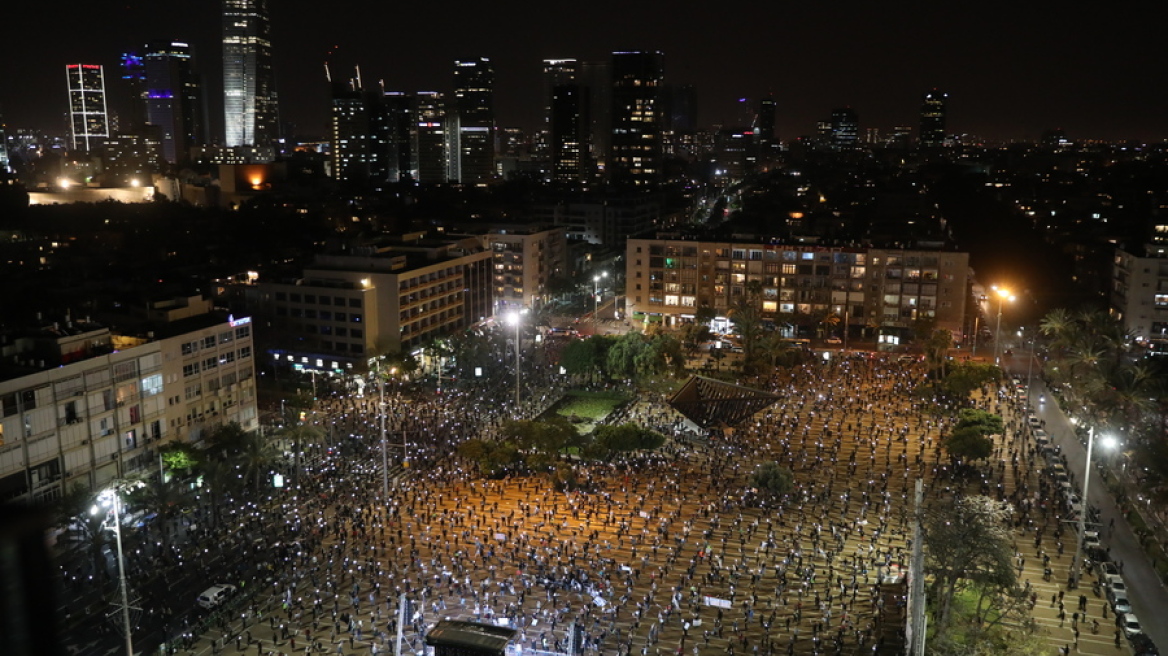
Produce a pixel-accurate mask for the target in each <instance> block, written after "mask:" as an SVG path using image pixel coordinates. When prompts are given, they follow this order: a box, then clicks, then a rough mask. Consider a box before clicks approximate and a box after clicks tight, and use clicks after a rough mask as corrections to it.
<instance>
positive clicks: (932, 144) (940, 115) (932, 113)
mask: <svg viewBox="0 0 1168 656" xmlns="http://www.w3.org/2000/svg"><path fill="white" fill-rule="evenodd" d="M948 98H949V94H947V93H945V92H944V91H938V90H937V89H933V90H931V91H926V92H925V95H924V98H923V99H922V101H921V147H922V148H936V147H938V146H943V145H945V102H946V101H947V100H948Z"/></svg>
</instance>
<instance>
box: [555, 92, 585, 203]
mask: <svg viewBox="0 0 1168 656" xmlns="http://www.w3.org/2000/svg"><path fill="white" fill-rule="evenodd" d="M588 111H589V93H588V88H587V87H583V86H581V85H579V84H561V85H559V86H557V87H555V89H554V90H553V92H552V112H551V124H550V128H549V139H548V141H549V145H550V150H551V162H552V178H553V179H554V180H556V181H557V182H578V181H581V180H584V179H585V178H587V177H588V176H589V175H590V173H591V165H590V161H591V156H590V155H591V153H590V147H589V139H588V136H589V129H590V127H591V122H590V121H589V117H588Z"/></svg>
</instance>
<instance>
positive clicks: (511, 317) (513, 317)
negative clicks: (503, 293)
mask: <svg viewBox="0 0 1168 656" xmlns="http://www.w3.org/2000/svg"><path fill="white" fill-rule="evenodd" d="M507 321H508V322H509V323H512V324H514V325H515V416H517V417H518V416H519V325H520V323H522V322H521V315H520V314H519V313H518V312H512V313H510V314H508V315H507Z"/></svg>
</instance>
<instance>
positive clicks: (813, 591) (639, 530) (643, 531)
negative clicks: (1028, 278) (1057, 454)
mask: <svg viewBox="0 0 1168 656" xmlns="http://www.w3.org/2000/svg"><path fill="white" fill-rule="evenodd" d="M923 375H924V371H923V369H922V368H921V365H915V364H900V363H898V362H896V361H895V360H894V359H889V358H883V357H881V358H872V357H856V358H837V359H836V360H834V361H833V362H832V363H829V364H823V363H818V362H817V363H813V364H808V365H805V366H804V367H801V368H797V369H794V370H789V371H787V370H784V371H782V372H780V373H778V374H776V375H775V377H774V378H772V379H771V380H770V381H766V382H765V383H764V385H763V386H765V387H767V388H768V389H771V390H772V391H774V392H776V393H777V394H779V396H780V397H781V400H780V401H779V402H778V403H777V404H776V405H774V406H772V407H771V408H770V409H769V410H767V411H765V412H763V413H761V414H760V415H758V416H756V418H755V419H752V420H750V421H748V422H746V423H744V424H743V425H741V426H740V427H738V428H737V429H736V430H734V431H732V432H729V433H726V434H723V433H721V432H718V433H717V434H715V435H713V436H711V437H710V439H708V440H703V441H697V442H693V441H686V440H676V441H670V442H669V443H668V444H667V445H666V447H664V448H663V449H662V450H660V452H658V453H654V454H651V455H646V456H643V457H640V458H636V459H632V460H626V461H621V462H619V463H611V464H598V463H591V464H581V465H578V470H577V476H578V481H579V487H578V489H576V490H571V491H565V490H560V489H556V488H555V487H553V486H552V484H551V482H550V481H549V480H548V479H547V478H546V477H538V476H534V477H511V478H507V479H503V480H485V479H483V478H481V477H479V476H477V475H476V474H474V473H473V472H469V471H466V470H464V469H462V468H461V467H463V466H464V465H461V464H460V463H459V462H457V461H456V460H454V459H452V458H441V457H436V458H435V463H434V464H432V465H431V466H430V467H427V468H425V469H413V470H411V471H409V472H402V471H400V470H399V471H398V472H397V473H396V474H395V476H394V481H393V490H392V491H391V494H390V499H389V500H388V501H385V500H382V499H381V498H380V496H381V495H380V485H381V484H380V477H379V475H377V474H372V473H371V471H370V470H368V469H364V470H361V469H354V470H351V471H347V472H346V471H339V472H335V473H333V474H330V475H329V477H328V478H326V479H320V480H319V481H318V484H319V485H320V489H319V490H317V491H315V492H314V493H313V494H312V495H311V496H308V495H302V497H301V498H300V499H299V501H298V505H296V506H292V507H290V508H289V510H288V511H287V512H286V513H285V517H286V521H288V524H289V527H290V528H289V529H288V536H287V537H288V539H289V540H288V542H286V543H285V544H284V545H283V546H279V547H275V546H269V547H268V548H267V549H265V550H264V553H265V554H267V555H268V556H270V557H278V558H286V559H287V560H288V564H287V565H286V566H285V567H284V568H283V570H282V574H281V575H278V576H275V577H274V578H273V580H271V581H269V582H266V583H264V584H263V585H264V586H265V589H263V590H262V591H261V592H260V594H259V595H257V596H256V597H255V602H254V603H253V604H252V605H251V606H249V607H245V608H244V609H242V610H240V611H239V612H238V613H236V614H235V616H233V617H232V618H230V619H227V618H224V621H223V622H222V623H221V624H220V625H219V626H218V627H217V628H215V629H212V630H210V631H208V632H207V633H206V634H204V635H202V636H198V637H197V639H195V640H194V641H193V642H192V644H191V645H190V648H189V649H188V650H187V651H186V652H182V653H188V652H189V653H194V654H208V653H213V652H220V651H222V652H224V653H237V652H249V651H251V652H253V653H256V654H259V655H262V654H269V653H276V654H294V653H329V654H334V653H335V654H352V653H361V654H364V653H371V654H377V653H392V651H393V649H394V637H395V635H396V633H397V617H398V610H399V609H398V600H399V598H400V595H402V594H404V595H405V597H406V598H407V599H408V600H409V602H410V604H409V610H410V613H409V616H408V617H407V618H406V626H405V627H403V633H404V636H405V642H404V645H403V653H411V652H416V651H418V650H420V647H421V645H422V641H421V637H420V636H421V635H423V634H424V632H425V630H426V627H427V626H429V625H432V624H433V623H434V622H435V621H437V620H439V619H442V618H452V619H469V620H477V621H483V622H502V621H506V623H508V624H509V625H510V626H513V627H516V628H519V629H520V631H521V633H520V639H521V642H522V643H523V645H524V646H525V647H527V648H531V649H535V650H543V651H559V652H563V651H566V649H567V636H568V635H569V633H570V627H572V626H573V625H576V626H578V627H579V628H580V629H581V630H582V633H583V636H584V638H585V645H586V648H587V653H589V654H693V655H695V656H699V655H703V654H862V653H863V654H870V653H893V651H894V649H895V650H900V649H903V647H902V646H900V644H899V643H898V642H897V636H896V631H893V632H892V633H891V634H890V632H889V631H888V630H887V629H888V628H889V627H894V628H895V627H899V626H902V625H903V622H904V620H903V614H904V608H903V607H902V606H901V605H900V604H899V603H897V600H896V599H895V598H889V597H887V596H882V595H880V594H878V586H877V581H878V580H879V578H878V577H881V576H883V575H885V574H889V573H892V572H895V571H898V570H900V569H902V568H903V567H905V566H906V565H907V562H908V545H907V540H906V538H907V537H908V535H909V525H908V518H909V513H910V507H909V505H910V503H911V491H912V488H913V485H914V483H915V480H916V479H917V478H918V477H923V478H924V480H925V486H926V497H934V496H936V495H942V494H948V493H950V492H951V491H952V490H954V489H955V488H957V487H961V488H962V489H965V490H966V491H969V492H981V493H984V494H989V495H992V496H995V497H998V498H1001V499H1003V500H1009V501H1011V502H1012V503H1013V504H1014V507H1015V508H1016V509H1017V510H1016V513H1015V519H1016V526H1017V531H1016V536H1017V547H1016V549H1017V552H1018V555H1017V558H1016V564H1017V566H1018V568H1019V572H1020V577H1019V579H1020V581H1022V582H1024V585H1027V586H1029V588H1030V589H1031V591H1032V593H1033V597H1032V598H1033V599H1034V600H1035V605H1034V616H1035V618H1036V619H1037V621H1038V623H1039V625H1040V626H1041V628H1042V629H1043V630H1044V631H1045V632H1046V633H1047V634H1048V636H1049V638H1050V644H1051V653H1052V654H1053V653H1057V651H1056V649H1057V648H1059V647H1066V648H1069V649H1070V650H1071V651H1072V653H1083V654H1108V655H1115V654H1125V653H1127V647H1126V644H1124V646H1123V647H1122V648H1117V646H1116V641H1115V627H1114V623H1113V618H1112V617H1111V616H1110V614H1108V615H1106V616H1105V615H1104V613H1105V609H1104V606H1105V602H1104V601H1103V600H1102V599H1101V598H1099V597H1097V596H1096V595H1094V594H1093V593H1092V592H1091V590H1090V585H1089V583H1090V581H1092V580H1093V577H1092V576H1088V577H1087V578H1086V582H1087V583H1088V585H1084V586H1083V587H1082V588H1081V589H1080V590H1081V591H1082V592H1083V594H1085V598H1080V597H1079V596H1078V595H1079V593H1080V591H1075V592H1074V593H1068V592H1067V591H1066V590H1065V589H1064V588H1063V587H1062V586H1063V585H1064V584H1065V583H1066V581H1067V578H1068V572H1069V566H1070V560H1071V556H1072V554H1073V552H1074V539H1073V537H1071V535H1072V534H1073V533H1072V530H1071V528H1070V527H1069V526H1068V527H1066V528H1065V529H1063V528H1061V527H1062V526H1063V523H1062V517H1061V515H1060V513H1059V512H1058V511H1057V509H1055V508H1053V507H1044V501H1045V500H1046V499H1048V498H1050V496H1052V495H1046V493H1045V491H1046V490H1047V486H1046V483H1045V482H1043V480H1042V473H1041V469H1042V463H1041V462H1040V461H1039V460H1038V459H1037V456H1036V454H1035V452H1034V450H1033V444H1032V442H1031V441H1030V438H1029V434H1028V431H1027V430H1026V429H1025V427H1024V426H1023V424H1022V422H1021V420H1020V414H1019V411H1020V409H1021V408H1020V407H1018V406H1017V405H1016V402H1015V401H1014V400H1013V399H1012V397H1011V396H1010V395H1009V394H1008V393H1007V392H1006V391H1005V389H1003V390H1002V391H993V392H990V393H988V394H986V395H984V396H981V397H979V400H978V403H979V405H980V407H983V408H985V409H987V410H990V411H993V412H999V413H1001V414H1003V415H1004V417H1005V419H1006V424H1007V427H1008V430H1007V433H1006V436H1005V437H1004V438H1002V439H1000V440H999V441H998V443H997V444H996V447H995V453H994V455H993V457H992V458H991V463H992V464H987V465H985V466H983V467H982V470H983V475H984V478H983V479H982V480H981V481H976V482H970V481H969V480H966V479H963V480H960V481H957V480H953V479H952V478H951V477H950V472H949V470H948V468H947V467H946V465H947V463H948V459H947V458H946V457H945V456H944V454H942V453H941V452H940V450H939V446H938V445H939V441H940V436H941V435H942V434H944V432H945V431H946V428H947V426H948V421H949V419H948V417H947V416H946V415H945V414H944V413H939V412H936V411H935V408H933V407H932V403H931V401H930V400H927V399H918V398H916V397H915V396H914V394H913V389H914V388H915V386H916V385H917V383H918V382H919V381H920V380H921V379H922V377H923ZM424 405H425V404H422V403H419V404H418V406H419V407H418V408H416V409H414V410H411V411H409V412H407V414H408V415H409V416H410V417H413V418H415V419H419V418H422V419H424V418H425V417H427V416H431V415H430V414H428V413H430V412H432V409H427V408H425V407H423V406H424ZM439 405H441V404H439ZM323 408H324V409H323V413H324V414H323V415H322V416H323V417H325V419H323V421H324V422H329V421H335V420H336V419H335V418H336V417H339V416H342V415H344V416H347V417H348V418H349V419H348V420H349V421H353V416H354V415H355V416H357V417H362V418H360V419H357V420H356V421H357V422H358V424H362V423H365V424H368V425H369V426H374V425H376V422H375V416H374V415H373V414H372V409H371V406H370V405H369V404H368V403H366V404H365V405H364V406H363V407H362V406H360V405H353V404H352V402H351V401H350V400H344V401H342V400H339V399H334V400H333V401H330V402H328V403H326V404H325V405H324V406H323ZM362 413H365V414H362ZM432 416H434V417H438V416H440V413H437V414H433V415H432ZM630 416H631V417H632V419H633V420H635V421H638V422H640V423H643V424H645V425H649V426H653V427H657V428H660V429H663V430H664V431H667V432H668V431H671V430H672V428H674V427H677V426H679V425H680V423H679V419H680V418H679V417H678V416H676V415H675V414H673V412H672V411H671V410H669V409H668V408H666V407H665V406H664V405H663V404H662V403H661V402H660V399H643V400H641V401H639V402H638V403H637V404H636V406H635V407H634V408H633V409H632V410H631V412H630ZM443 421H444V422H445V421H446V420H443ZM443 425H445V423H443ZM368 437H369V438H370V440H373V438H375V437H376V433H375V432H373V431H370V433H369V435H368ZM450 437H451V438H452V437H453V436H450ZM444 439H445V438H444ZM768 460H776V461H778V462H780V463H781V464H784V465H786V466H788V467H790V468H791V469H792V471H793V472H794V473H795V478H796V487H795V489H794V490H793V491H792V492H791V493H790V494H789V495H788V496H787V498H786V499H785V500H783V501H780V502H775V501H771V502H769V503H765V502H764V500H761V499H759V498H757V496H756V495H754V494H752V492H751V490H750V489H749V475H750V473H751V472H752V471H753V469H754V468H755V467H756V465H757V464H758V463H761V462H764V461H768ZM372 464H379V462H378V463H372ZM306 498H307V500H306ZM293 541H295V542H293ZM1047 558H1048V559H1049V561H1048V562H1049V565H1048V566H1049V567H1050V568H1051V570H1052V574H1051V576H1049V577H1045V578H1044V576H1043V569H1044V560H1046V559H1047ZM1047 578H1048V579H1049V580H1046V579H1047ZM1080 604H1082V605H1080ZM1096 623H1097V625H1098V628H1097V629H1096V628H1095V627H1096ZM897 630H898V629H897ZM1096 630H1097V632H1096Z"/></svg>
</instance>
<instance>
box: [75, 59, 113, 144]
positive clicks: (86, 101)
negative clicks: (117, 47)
mask: <svg viewBox="0 0 1168 656" xmlns="http://www.w3.org/2000/svg"><path fill="white" fill-rule="evenodd" d="M65 74H66V76H67V77H68V80H69V129H70V137H71V139H72V143H73V149H74V150H85V151H88V150H90V149H91V148H96V147H97V146H98V145H99V144H100V143H101V142H102V140H103V139H105V138H106V137H108V136H110V131H109V113H108V112H107V110H106V104H105V69H104V68H103V67H102V66H101V65H100V64H69V65H67V66H65Z"/></svg>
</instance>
